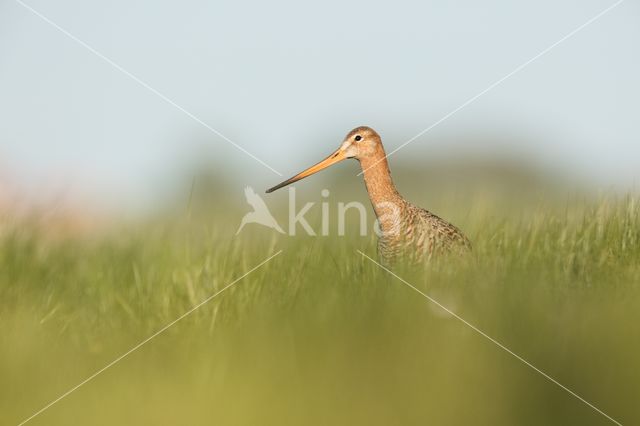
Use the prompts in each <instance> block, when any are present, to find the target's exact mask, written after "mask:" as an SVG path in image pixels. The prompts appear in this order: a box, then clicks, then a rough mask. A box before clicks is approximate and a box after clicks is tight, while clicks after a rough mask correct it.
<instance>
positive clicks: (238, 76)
mask: <svg viewBox="0 0 640 426" xmlns="http://www.w3.org/2000/svg"><path fill="white" fill-rule="evenodd" d="M614 4H616V2H615V1H611V0H608V1H605V0H587V1H562V2H557V1H547V0H542V1H536V2H527V3H523V2H512V1H498V0H488V1H484V2H477V1H471V0H468V1H467V0H464V1H457V2H455V4H454V3H453V2H443V1H426V2H425V1H395V2H378V1H333V0H329V1H324V2H313V3H306V2H299V1H281V0H276V1H270V2H259V1H217V2H205V1H191V0H188V1H181V2H153V1H131V0H128V1H120V0H115V1H109V2H86V1H68V0H62V1H56V2H51V1H43V0H20V1H16V0H0V117H2V118H1V119H0V178H3V179H5V180H8V181H10V182H13V183H14V184H15V185H17V186H19V187H20V188H22V190H24V191H25V193H29V194H32V195H33V196H36V197H47V196H51V194H57V193H60V192H65V191H69V192H74V191H77V192H78V193H89V194H91V196H92V197H95V198H96V199H100V200H103V201H104V202H107V203H112V204H136V203H138V204H144V203H147V202H150V201H151V200H153V199H154V197H156V196H158V194H161V193H162V192H163V191H166V188H167V187H168V186H170V185H171V182H172V180H173V178H174V177H175V176H176V175H178V174H180V173H181V171H183V170H185V169H187V168H188V167H189V166H190V165H191V164H194V162H195V163H197V162H198V161H203V162H205V163H206V164H207V165H210V167H211V168H212V169H215V170H214V171H215V173H216V174H217V175H220V176H225V177H228V178H229V179H230V180H233V181H237V182H239V184H252V185H255V186H257V187H261V186H265V187H266V186H271V184H274V183H277V182H279V181H280V180H282V179H281V176H279V175H278V173H279V174H281V175H283V176H284V177H288V176H290V175H292V174H294V173H295V172H298V171H299V170H300V169H301V168H303V167H306V166H308V165H310V164H312V163H314V162H316V161H317V160H319V159H321V158H323V157H324V156H325V155H327V154H328V153H329V152H331V151H332V150H333V149H335V148H336V147H337V146H338V145H339V143H340V141H341V140H342V138H343V137H344V135H345V134H346V133H347V132H348V131H349V130H350V129H351V128H353V127H356V126H358V125H370V126H372V127H374V128H375V129H376V130H378V132H379V133H380V134H381V135H382V137H383V141H384V144H385V147H386V149H387V152H390V151H393V150H395V149H396V148H398V147H400V146H401V145H402V144H404V143H405V142H406V141H408V140H409V139H411V138H412V137H414V136H415V135H416V134H419V133H420V132H422V131H423V130H425V129H428V128H430V127H432V126H433V125H434V124H436V125H435V126H434V127H432V128H431V129H430V130H429V131H427V132H426V133H424V134H423V135H422V136H420V137H419V138H416V139H415V140H413V141H412V142H410V143H409V144H407V145H406V146H404V147H403V148H401V149H400V150H398V151H397V152H396V153H394V154H393V156H392V157H391V158H392V159H391V164H392V165H393V162H394V161H396V160H397V161H403V160H412V161H421V159H427V158H429V156H430V155H435V154H436V153H438V154H440V153H451V154H453V155H465V156H469V155H470V156H473V155H478V156H484V157H492V156H501V155H510V156H520V157H522V158H525V159H529V160H532V161H537V162H539V163H541V164H544V165H547V166H549V167H553V168H556V169H561V170H564V171H565V172H567V174H571V175H576V176H581V177H583V178H585V179H587V180H588V181H589V182H590V183H591V184H592V185H593V186H594V187H599V188H607V187H611V186H616V187H621V188H629V187H635V186H636V185H637V182H638V181H640V129H639V126H638V124H637V123H638V111H640V108H639V107H640V78H639V76H640V55H639V52H640V25H639V23H640V4H639V2H638V1H634V0H626V1H623V2H621V3H620V4H618V5H617V6H615V7H614V8H612V9H610V10H609V11H608V12H607V13H605V14H604V15H602V16H600V17H598V18H597V19H595V20H593V18H594V17H596V16H598V15H599V14H600V13H601V12H602V11H603V10H605V9H607V8H608V7H610V6H612V5H614ZM30 8H31V9H30ZM32 9H33V10H32ZM591 20H593V21H592V22H590V21H591ZM588 22H589V23H588ZM585 23H588V25H586V26H584V27H582V26H583V25H584V24H585ZM581 27H582V28H581ZM578 28H580V29H579V30H578V31H577V32H575V33H573V34H572V32H573V31H574V30H576V29H578ZM569 34H572V35H571V36H570V37H569V38H566V39H564V40H563V38H564V37H566V36H567V35H569ZM560 40H563V41H562V42H560V43H559V44H557V45H555V46H554V44H556V43H558V42H559V41H560ZM550 46H553V47H552V48H551V49H548V48H549V47H550ZM546 49H548V50H546ZM541 52H544V54H542V55H540V56H538V55H539V54H540V53H541ZM534 58H535V59H534ZM532 59H534V60H533V61H532ZM529 61H531V62H529ZM523 64H526V66H524V67H522V65H523ZM514 71H517V72H515V73H513V72H514ZM512 73H513V74H512ZM505 77H507V78H505ZM496 82H499V84H495V83H496ZM487 89H489V90H487ZM478 95H480V96H478ZM470 100H472V101H471V102H469V101H470ZM461 107H462V108H461ZM452 112H453V114H452ZM445 117H446V119H444V120H442V119H443V118H445ZM204 159H206V161H205V160H204ZM256 159H259V160H260V161H257V160H256ZM394 159H396V160H394ZM265 164H266V165H265ZM354 171H357V170H355V169H354ZM239 188H241V187H240V186H239Z"/></svg>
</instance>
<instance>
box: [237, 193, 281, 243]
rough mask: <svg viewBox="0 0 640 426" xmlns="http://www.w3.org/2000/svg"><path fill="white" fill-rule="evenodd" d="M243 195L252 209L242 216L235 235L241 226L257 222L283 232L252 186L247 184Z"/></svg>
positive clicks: (240, 229)
mask: <svg viewBox="0 0 640 426" xmlns="http://www.w3.org/2000/svg"><path fill="white" fill-rule="evenodd" d="M244 196H245V198H246V199H247V203H249V205H250V206H251V207H253V211H252V212H249V213H247V214H245V215H244V216H243V218H242V221H241V222H240V227H239V228H238V230H237V231H236V235H238V234H239V233H240V231H242V228H244V226H245V225H246V224H247V223H258V224H260V225H264V226H267V227H269V228H271V229H275V230H276V231H278V232H280V233H281V234H284V231H283V230H282V228H281V227H280V225H278V222H276V220H275V218H274V217H273V215H271V212H270V211H269V208H268V207H267V205H266V204H265V202H264V200H263V199H262V198H261V197H260V196H259V195H258V194H256V192H255V191H254V190H253V188H252V187H250V186H247V187H245V188H244Z"/></svg>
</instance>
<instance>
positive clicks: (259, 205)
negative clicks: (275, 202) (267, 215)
mask: <svg viewBox="0 0 640 426" xmlns="http://www.w3.org/2000/svg"><path fill="white" fill-rule="evenodd" d="M244 195H245V197H246V198H247V203H249V205H251V206H252V207H253V209H254V210H256V211H258V210H267V211H269V209H268V208H267V205H266V204H265V203H264V200H263V199H262V198H261V197H260V196H259V195H258V194H256V192H255V191H254V190H253V188H252V187H250V186H247V187H246V188H245V189H244Z"/></svg>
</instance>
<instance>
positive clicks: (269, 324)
mask: <svg viewBox="0 0 640 426" xmlns="http://www.w3.org/2000/svg"><path fill="white" fill-rule="evenodd" d="M481 199H482V197H478V198H477V199H470V198H465V199H464V203H465V204H466V205H467V208H466V210H464V212H463V211H462V210H460V209H457V208H456V206H457V205H458V203H460V202H461V201H460V197H456V196H452V197H450V198H448V199H447V200H449V201H447V200H445V201H442V202H441V203H440V204H438V203H436V204H438V207H439V211H438V213H443V214H444V215H445V216H446V217H453V219H454V222H455V223H456V224H457V225H459V226H460V227H461V228H462V229H464V230H465V231H466V232H467V233H468V234H469V236H470V238H471V240H472V241H473V244H474V250H473V255H472V256H471V257H470V258H468V259H463V260H461V259H443V260H436V261H433V262H431V263H430V264H428V265H427V266H426V267H425V268H420V269H419V270H416V269H415V268H413V269H410V268H398V269H397V270H394V272H395V273H396V274H397V275H398V276H399V277H401V278H402V279H403V280H405V281H406V282H407V283H410V284H411V285H413V286H415V287H416V288H417V289H419V290H420V291H422V292H424V293H426V294H427V295H429V296H430V297H432V298H433V299H434V300H436V301H437V302H439V303H441V304H442V305H443V306H446V307H447V308H448V309H450V310H451V311H452V312H455V313H456V314H457V315H459V316H460V317H461V318H464V320H466V321H468V322H469V323H470V324H473V325H474V326H475V327H477V328H478V329H479V330H482V331H483V332H484V333H486V335H488V336H490V337H491V338H493V339H495V340H496V341H498V342H500V343H501V344H503V345H504V346H505V347H507V348H509V350H511V351H513V352H514V353H515V354H517V355H519V356H521V357H522V358H524V359H526V360H527V361H528V362H530V363H531V364H532V365H534V366H535V367H537V368H539V369H540V370H541V371H544V372H545V373H546V374H548V375H549V376H551V377H553V378H554V379H556V380H557V381H558V382H560V383H562V385H564V386H566V387H567V388H568V389H570V390H572V391H573V392H575V393H576V394H578V395H580V396H581V397H582V398H584V399H585V400H587V401H589V402H590V403H591V404H593V405H594V406H596V407H597V408H598V409H600V410H602V411H603V412H604V413H606V414H607V415H609V416H610V417H612V418H613V419H615V420H616V421H618V422H620V423H621V424H625V425H626V424H629V425H630V424H638V423H640V408H639V406H638V395H640V361H639V360H640V198H638V197H637V196H635V195H625V196H613V195H611V196H601V197H579V196H575V197H572V196H565V197H564V198H561V200H560V201H557V200H555V201H553V202H546V201H544V200H540V199H537V200H536V201H535V202H531V203H530V204H527V205H518V204H516V205H513V203H512V205H511V209H510V210H508V211H507V210H505V209H504V208H502V207H499V206H497V205H495V204H494V203H492V202H487V201H485V202H484V203H483V202H481V201H479V200H481ZM484 199H485V200H486V198H484ZM424 204H426V203H423V205H424ZM505 212H506V213H505ZM241 216H242V213H241V212H240V213H238V214H236V213H228V214H226V215H225V214H223V213H221V212H220V211H216V210H215V209H214V210H209V211H205V214H191V212H189V213H185V214H176V215H173V216H167V217H163V218H158V219H156V220H153V221H144V222H138V223H127V224H120V225H118V226H116V227H113V228H110V229H109V231H108V232H105V233H102V234H100V235H92V236H89V237H88V236H69V237H63V238H60V237H51V236H49V235H47V233H46V232H44V231H43V229H42V227H40V226H38V225H37V224H35V223H31V222H30V221H29V220H25V221H21V222H15V221H12V220H10V219H9V218H7V217H5V218H3V226H2V233H1V236H0V271H1V272H0V383H1V384H2V386H0V424H3V425H4V424H7V425H12V424H14V425H15V424H19V423H20V422H22V421H23V420H25V419H28V418H29V417H30V416H31V415H32V414H34V413H36V412H37V411H38V410H40V409H41V408H42V407H44V406H46V405H47V404H48V403H49V402H51V401H53V400H55V399H56V398H57V397H59V396H60V395H62V394H64V393H65V392H66V391H68V390H69V389H71V388H73V387H74V386H76V385H77V384H79V383H81V382H82V381H83V380H85V379H86V378H87V377H89V376H91V375H92V374H93V373H95V372H96V371H98V370H100V369H101V368H103V367H104V366H106V365H108V364H109V363H110V362H112V361H113V360H114V359H117V358H118V357H120V356H121V355H123V354H125V353H126V352H127V351H129V350H130V349H131V348H133V347H135V346H136V345H137V344H138V343H139V342H141V341H143V340H144V339H146V338H147V337H149V336H151V335H153V334H154V333H155V332H157V331H158V330H161V329H162V328H163V327H164V326H165V325H167V324H170V323H171V322H172V321H174V320H176V318H179V317H180V316H181V315H182V314H184V313H185V312H188V311H189V310H190V309H192V307H194V306H197V305H198V304H199V303H201V302H202V301H204V300H207V298H208V297H210V296H211V295H213V294H215V293H216V292H218V291H220V290H222V289H224V288H225V287H226V286H227V285H229V284H231V283H234V284H233V285H232V286H231V287H229V288H227V289H226V290H225V291H224V292H222V293H220V294H219V295H218V296H216V297H215V298H213V299H211V300H209V301H208V302H207V303H205V304H203V305H202V306H200V307H199V308H198V309H196V310H195V311H193V312H192V313H191V314H189V315H188V316H186V317H184V318H182V319H181V320H180V321H179V322H177V323H175V324H173V325H172V326H171V327H169V328H168V329H166V331H164V332H163V333H161V334H159V335H157V336H156V337H154V338H153V339H152V340H149V341H148V342H146V343H145V344H144V345H143V346H140V347H139V348H138V349H137V350H135V351H134V352H132V353H130V354H129V355H127V356H126V357H124V358H122V359H121V360H120V361H119V362H117V363H116V364H114V365H112V366H111V367H110V368H108V369H107V370H105V371H104V372H102V373H101V374H99V375H97V376H96V377H95V378H93V379H92V380H91V381H89V382H87V383H85V384H84V385H82V386H81V387H79V388H77V389H76V390H75V391H74V392H72V393H70V394H69V395H68V396H66V397H65V398H63V399H61V400H60V401H58V402H57V403H56V404H54V405H52V406H51V407H50V408H48V409H47V410H46V411H43V412H42V413H40V414H39V415H38V416H36V417H34V418H32V419H31V420H30V421H29V423H28V424H33V425H69V424H92V425H112V424H155V425H175V424H192V425H204V424H221V425H270V424H273V425H288V424H291V425H298V424H311V425H314V424H318V425H325V424H349V425H389V424H402V425H414V424H416V425H417V424H421V425H422V424H446V425H462V424H475V425H515V424H517V425H540V424H549V425H568V424H579V425H607V424H615V423H613V422H612V421H611V420H609V419H608V418H607V417H605V416H604V415H602V414H600V413H598V412H597V411H596V410H594V409H593V408H592V407H590V406H588V405H587V404H585V403H584V402H582V401H580V400H579V399H577V398H576V397H575V396H573V395H571V394H570V393H568V392H567V391H566V390H564V389H562V388H561V387H559V386H558V385H556V384H554V383H552V382H551V381H549V380H548V379H546V378H545V377H543V376H542V375H541V374H539V373H538V372H536V371H534V370H533V369H532V368H531V367H529V366H527V365H525V364H524V363H523V362H521V361H520V360H518V359H517V358H516V357H514V356H513V355H512V354H510V353H508V352H506V351H505V350H503V349H501V348H500V347H498V346H497V345H496V344H495V343H493V342H491V341H490V340H488V339H487V338H486V337H484V336H482V335H481V334H479V333H478V332H476V331H474V330H473V329H472V328H470V327H469V326H468V325H465V324H464V323H462V322H461V321H459V320H458V319H457V318H455V317H454V316H452V315H451V314H449V313H447V312H446V311H445V310H443V309H441V308H440V307H439V306H437V305H436V304H435V303H433V302H432V301H430V300H428V299H427V298H425V297H423V296H422V295H420V294H419V293H417V292H416V291H415V290H413V289H411V288H409V287H408V286H407V285H406V284H405V283H403V282H402V281H401V280H399V279H397V278H395V277H394V276H392V275H391V274H389V273H388V272H386V271H385V270H383V269H382V268H380V267H379V266H378V265H376V264H375V263H373V262H372V261H370V260H369V259H367V258H366V257H364V256H363V255H362V254H360V253H359V252H358V251H362V252H363V253H365V254H366V255H368V256H371V257H372V258H374V259H375V258H376V254H375V238H374V237H373V236H370V237H360V236H358V235H357V233H353V234H349V235H347V236H346V237H342V238H337V237H308V236H303V235H300V236H296V237H290V236H285V235H279V234H276V233H274V232H272V231H270V230H268V229H266V228H265V229H262V228H260V227H257V226H253V227H252V226H248V227H247V228H246V229H245V230H243V232H242V233H241V234H240V235H238V236H235V235H234V233H235V230H236V229H235V228H236V227H237V224H238V222H239V218H240V217H241ZM355 228H357V227H355ZM276 253H280V254H278V255H276V256H275V257H273V258H272V259H271V260H269V261H268V262H266V263H264V264H262V265H261V266H259V267H258V268H257V269H255V270H253V271H252V272H251V273H249V274H248V275H246V276H244V278H241V279H239V280H238V278H240V277H242V276H243V275H244V274H245V273H246V272H248V271H250V270H252V269H253V268H255V267H256V266H257V265H260V264H261V262H263V261H264V260H265V259H267V258H269V257H270V256H272V255H274V254H276ZM236 280H238V281H236Z"/></svg>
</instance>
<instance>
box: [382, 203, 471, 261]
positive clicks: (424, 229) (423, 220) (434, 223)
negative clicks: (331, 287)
mask: <svg viewBox="0 0 640 426" xmlns="http://www.w3.org/2000/svg"><path fill="white" fill-rule="evenodd" d="M398 225H399V226H398V231H399V232H397V233H383V235H382V236H381V237H380V239H379V240H378V251H379V254H380V256H381V258H382V259H383V260H384V261H385V263H387V264H393V263H394V262H395V261H396V260H398V259H399V258H402V259H403V260H409V261H412V262H421V261H423V260H425V259H428V258H431V257H432V256H434V255H442V254H447V253H465V252H468V251H469V250H470V249H471V243H470V242H469V239H468V238H467V237H466V236H465V235H464V234H463V233H462V231H460V230H459V229H458V228H456V227H455V226H454V225H452V224H450V223H449V222H447V221H446V220H444V219H442V218H440V217H438V216H436V215H435V214H433V213H431V212H429V211H428V210H425V209H423V208H420V207H417V206H414V205H413V204H411V203H408V202H406V203H405V204H404V206H403V208H402V209H401V210H400V215H399V224H398Z"/></svg>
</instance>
